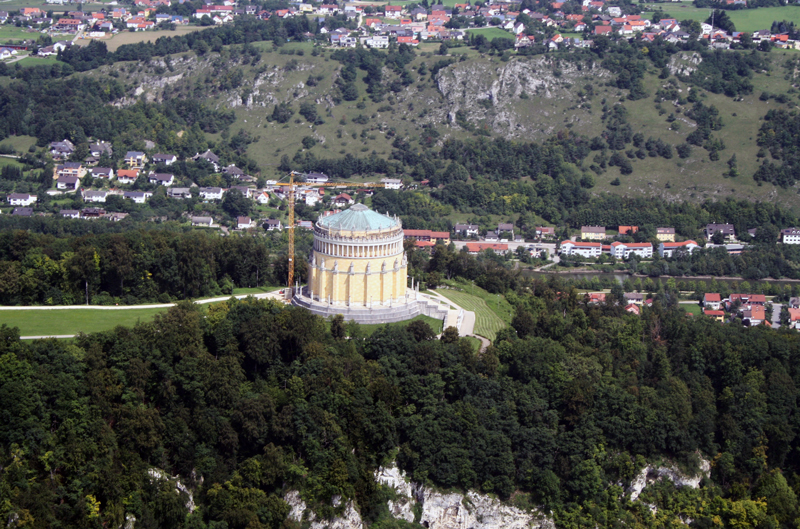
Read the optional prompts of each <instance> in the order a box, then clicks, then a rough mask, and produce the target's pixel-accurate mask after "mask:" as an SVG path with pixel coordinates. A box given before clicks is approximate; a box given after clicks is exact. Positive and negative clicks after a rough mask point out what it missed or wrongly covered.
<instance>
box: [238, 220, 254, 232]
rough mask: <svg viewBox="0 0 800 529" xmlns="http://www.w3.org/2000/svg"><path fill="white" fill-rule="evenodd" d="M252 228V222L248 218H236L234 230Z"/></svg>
mask: <svg viewBox="0 0 800 529" xmlns="http://www.w3.org/2000/svg"><path fill="white" fill-rule="evenodd" d="M252 227H253V221H252V220H250V217H238V218H237V219H236V229H238V230H249V229H250V228H252Z"/></svg>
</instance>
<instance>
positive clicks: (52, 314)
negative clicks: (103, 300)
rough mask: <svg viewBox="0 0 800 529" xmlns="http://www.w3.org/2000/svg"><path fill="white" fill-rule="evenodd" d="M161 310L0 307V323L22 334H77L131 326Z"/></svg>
mask: <svg viewBox="0 0 800 529" xmlns="http://www.w3.org/2000/svg"><path fill="white" fill-rule="evenodd" d="M164 310H165V309H131V310H101V309H74V310H4V311H0V323H5V324H6V325H8V326H9V327H19V331H20V335H22V336H45V335H63V334H78V333H80V332H85V333H90V332H99V331H107V330H109V329H113V328H114V327H116V326H117V325H125V326H128V327H131V326H133V325H134V324H136V323H137V322H140V321H141V322H148V321H152V319H153V316H155V315H156V314H158V313H159V312H163V311H164Z"/></svg>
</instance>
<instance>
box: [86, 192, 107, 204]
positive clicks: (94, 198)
mask: <svg viewBox="0 0 800 529" xmlns="http://www.w3.org/2000/svg"><path fill="white" fill-rule="evenodd" d="M107 196H108V191H83V201H84V202H105V201H106V197H107Z"/></svg>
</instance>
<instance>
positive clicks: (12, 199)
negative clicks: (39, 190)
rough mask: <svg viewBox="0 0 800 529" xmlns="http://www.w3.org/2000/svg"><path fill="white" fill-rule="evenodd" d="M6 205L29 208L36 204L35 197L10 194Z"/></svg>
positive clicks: (28, 194)
mask: <svg viewBox="0 0 800 529" xmlns="http://www.w3.org/2000/svg"><path fill="white" fill-rule="evenodd" d="M7 200H8V203H9V204H11V205H12V206H30V205H31V204H34V203H35V202H36V200H37V199H36V195H31V194H30V193H11V194H10V195H8V197H7Z"/></svg>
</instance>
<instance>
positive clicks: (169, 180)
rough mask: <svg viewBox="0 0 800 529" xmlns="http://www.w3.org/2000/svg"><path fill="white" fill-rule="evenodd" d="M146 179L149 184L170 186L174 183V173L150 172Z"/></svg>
mask: <svg viewBox="0 0 800 529" xmlns="http://www.w3.org/2000/svg"><path fill="white" fill-rule="evenodd" d="M147 181H148V182H149V183H151V184H159V185H162V186H167V187H169V186H171V185H172V184H174V183H175V175H173V174H172V173H150V176H148V177H147Z"/></svg>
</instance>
